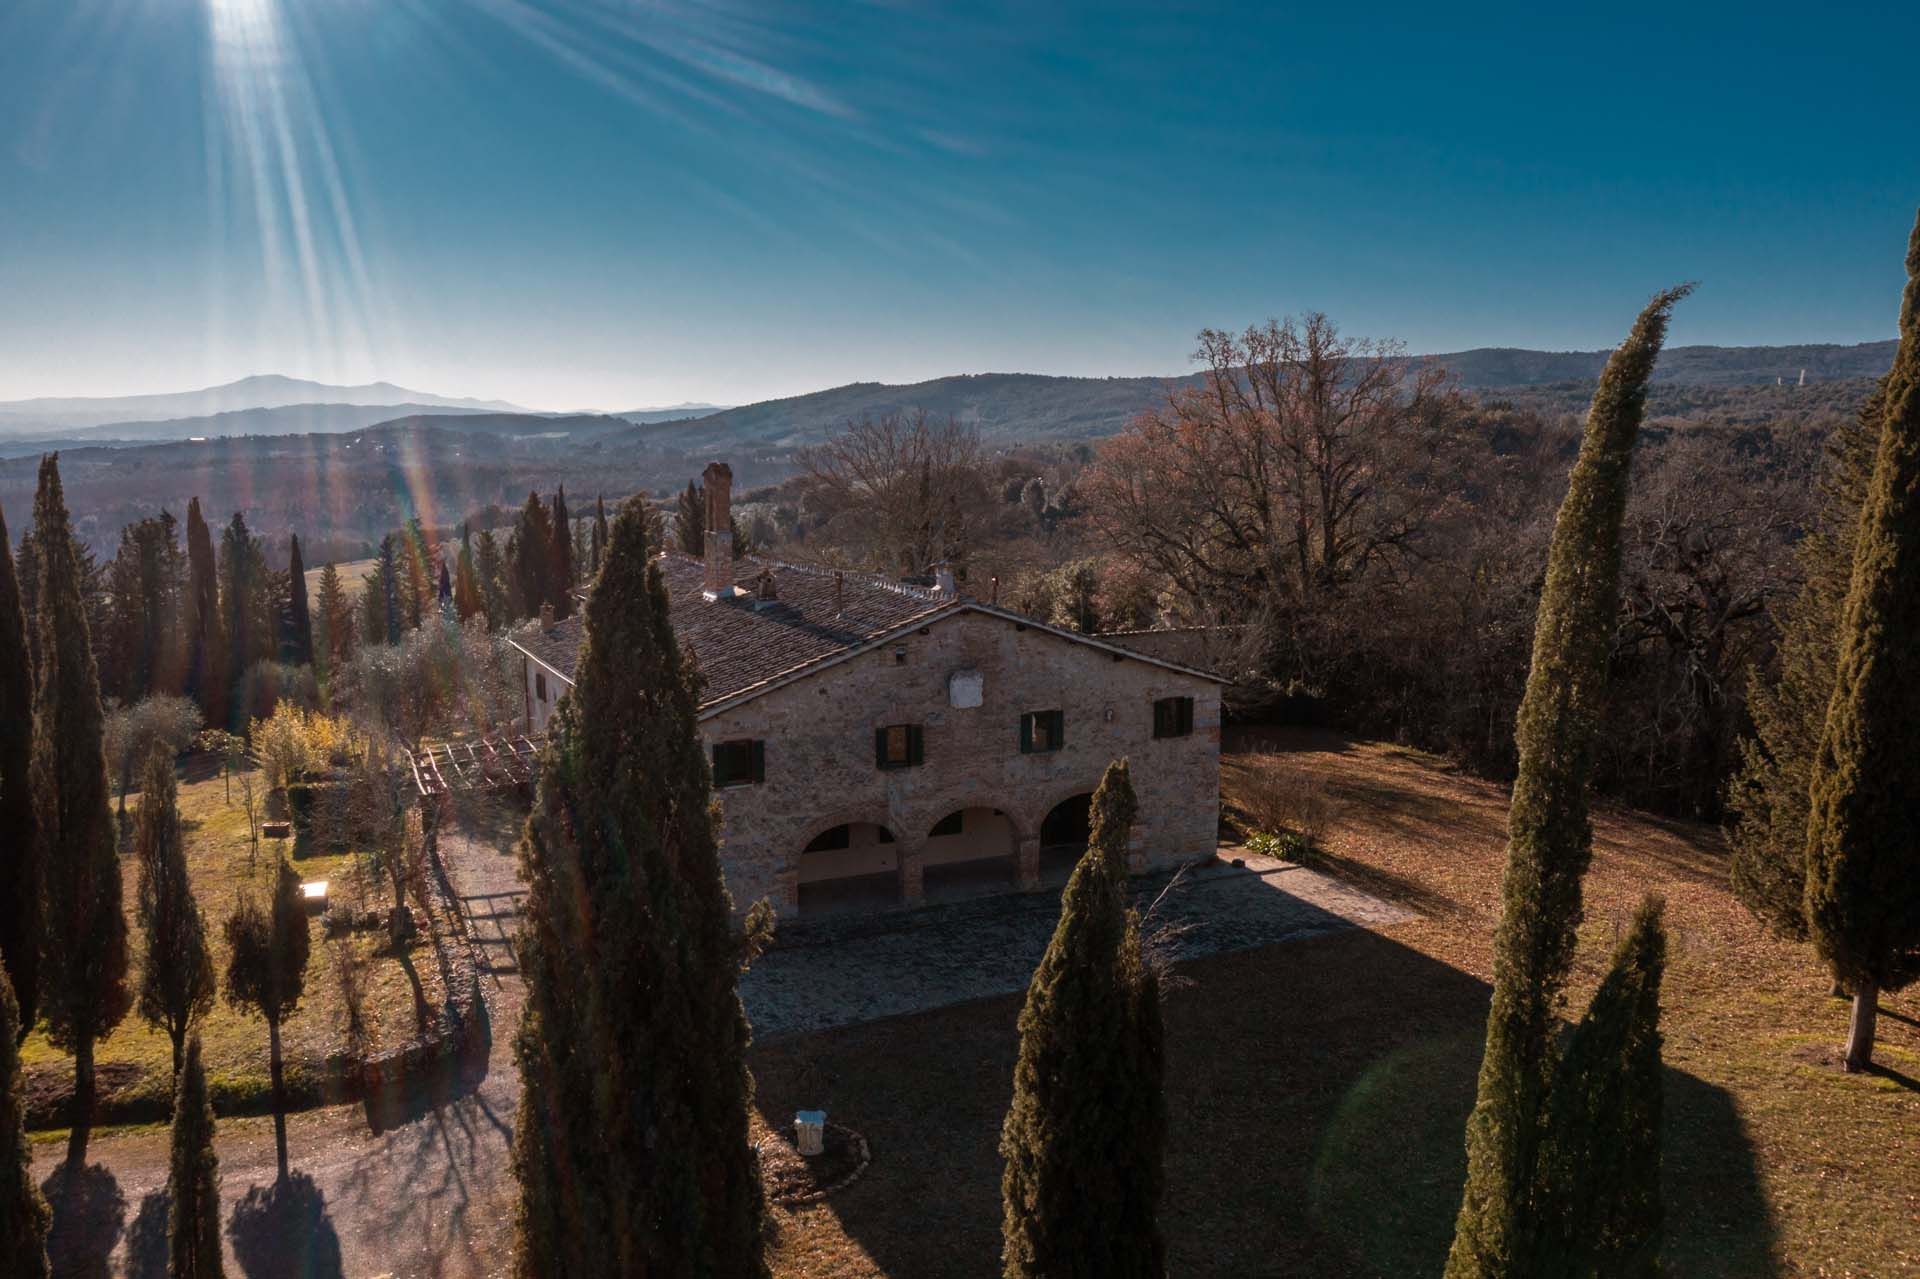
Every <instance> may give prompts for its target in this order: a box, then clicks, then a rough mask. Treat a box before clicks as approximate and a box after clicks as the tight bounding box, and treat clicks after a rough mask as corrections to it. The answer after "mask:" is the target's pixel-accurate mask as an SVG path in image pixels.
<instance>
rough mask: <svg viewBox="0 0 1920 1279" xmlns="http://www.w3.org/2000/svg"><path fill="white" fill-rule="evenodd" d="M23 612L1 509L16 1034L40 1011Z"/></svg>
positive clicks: (3, 892)
mask: <svg viewBox="0 0 1920 1279" xmlns="http://www.w3.org/2000/svg"><path fill="white" fill-rule="evenodd" d="M28 624H29V619H28V618H27V616H26V613H25V611H24V610H23V608H22V607H21V600H20V582H19V579H17V578H16V577H15V576H14V571H13V543H12V542H10V541H8V540H7V520H6V515H5V514H4V513H3V512H0V831H5V832H7V837H6V838H5V839H0V962H4V965H5V968H6V973H7V976H8V977H9V978H10V979H11V980H12V983H13V988H14V991H15V992H16V993H17V994H18V996H19V1000H20V1007H19V1012H20V1026H21V1031H20V1033H21V1035H22V1036H24V1035H25V1033H26V1030H27V1029H28V1028H30V1027H31V1026H32V1025H33V1023H34V1019H35V1017H36V1016H37V1015H38V1013H39V998H40V929H41V919H40V877H41V867H40V845H39V842H38V841H37V840H36V839H35V838H34V835H33V824H34V823H33V780H32V777H31V776H30V767H31V763H32V760H33V660H32V658H31V657H29V656H28V650H27V626H28Z"/></svg>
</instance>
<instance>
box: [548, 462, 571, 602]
mask: <svg viewBox="0 0 1920 1279" xmlns="http://www.w3.org/2000/svg"><path fill="white" fill-rule="evenodd" d="M552 580H553V596H552V599H553V615H554V616H555V617H566V616H568V615H569V614H570V613H572V612H573V521H572V519H571V518H569V517H568V515H567V486H566V485H564V484H562V485H560V486H559V487H558V488H557V489H555V490H554V493H553V579H552Z"/></svg>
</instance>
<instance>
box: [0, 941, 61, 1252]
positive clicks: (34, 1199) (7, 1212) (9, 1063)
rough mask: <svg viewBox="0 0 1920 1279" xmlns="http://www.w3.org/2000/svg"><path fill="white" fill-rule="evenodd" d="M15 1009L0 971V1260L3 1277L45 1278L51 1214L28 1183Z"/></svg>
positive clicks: (30, 1181)
mask: <svg viewBox="0 0 1920 1279" xmlns="http://www.w3.org/2000/svg"><path fill="white" fill-rule="evenodd" d="M20 1038H21V1026H20V1006H19V1004H17V1003H15V1002H14V998H13V983H11V982H9V981H8V980H7V975H6V974H5V973H4V972H0V1257H4V1258H5V1259H6V1263H7V1274H8V1275H17V1276H18V1277H19V1279H46V1275H47V1227H48V1225H49V1224H50V1223H51V1221H52V1214H51V1213H49V1212H48V1211H47V1201H46V1200H45V1199H43V1198H41V1196H40V1187H38V1186H36V1185H35V1184H34V1182H33V1149H32V1147H30V1146H29V1145H28V1144H27V1115H26V1105H25V1103H24V1102H23V1101H22V1100H21V1096H20V1043H19V1041H20Z"/></svg>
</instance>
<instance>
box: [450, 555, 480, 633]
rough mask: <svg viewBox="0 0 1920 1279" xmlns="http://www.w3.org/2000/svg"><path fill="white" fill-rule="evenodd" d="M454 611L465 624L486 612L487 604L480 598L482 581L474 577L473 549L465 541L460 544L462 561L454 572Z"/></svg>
mask: <svg viewBox="0 0 1920 1279" xmlns="http://www.w3.org/2000/svg"><path fill="white" fill-rule="evenodd" d="M453 611H454V613H455V614H456V615H457V616H458V617H459V618H460V620H461V621H463V622H464V621H466V620H467V619H468V618H470V617H475V616H479V615H481V614H483V613H485V612H486V603H485V601H484V600H482V599H481V597H480V579H479V578H478V577H476V576H475V575H474V568H473V547H472V546H471V545H470V544H469V543H467V542H466V541H465V540H464V539H463V540H462V542H461V544H460V559H459V560H458V562H456V563H455V565H454V570H453Z"/></svg>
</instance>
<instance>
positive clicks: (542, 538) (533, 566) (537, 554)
mask: <svg viewBox="0 0 1920 1279" xmlns="http://www.w3.org/2000/svg"><path fill="white" fill-rule="evenodd" d="M508 549H509V551H510V553H511V557H512V560H513V563H512V566H511V572H512V575H513V609H514V616H515V617H537V616H539V614H540V606H541V605H542V604H550V603H552V602H553V592H554V585H553V520H552V519H551V518H550V517H549V516H548V514H547V508H546V505H545V504H544V503H542V502H541V501H540V495H539V494H538V493H529V494H527V501H526V505H524V506H522V507H521V508H520V522H519V523H518V524H517V525H516V526H515V528H514V531H513V540H512V541H511V542H510V543H509V546H508Z"/></svg>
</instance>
